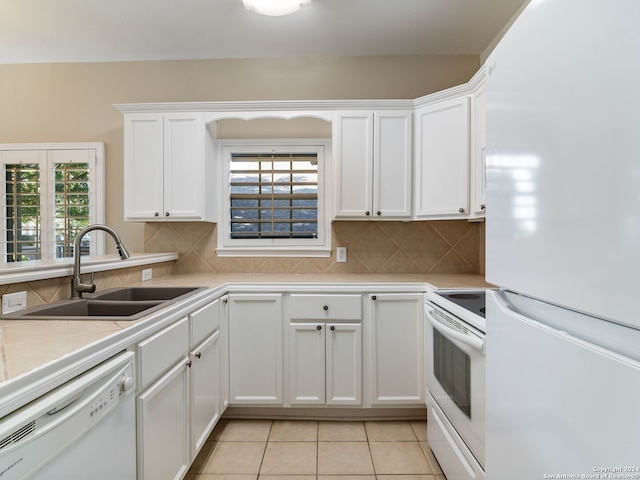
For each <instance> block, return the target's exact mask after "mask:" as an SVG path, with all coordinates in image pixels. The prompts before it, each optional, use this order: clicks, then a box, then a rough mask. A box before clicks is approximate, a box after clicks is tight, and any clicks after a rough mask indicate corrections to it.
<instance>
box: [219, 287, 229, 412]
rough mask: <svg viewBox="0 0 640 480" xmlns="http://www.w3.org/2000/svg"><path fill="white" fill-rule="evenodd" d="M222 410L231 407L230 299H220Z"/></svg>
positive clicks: (225, 297)
mask: <svg viewBox="0 0 640 480" xmlns="http://www.w3.org/2000/svg"><path fill="white" fill-rule="evenodd" d="M220 302H221V304H220V409H221V411H222V412H223V413H224V411H225V410H226V409H227V407H228V406H229V401H230V395H229V308H228V307H229V297H227V296H226V295H225V296H224V297H222V298H221V299H220Z"/></svg>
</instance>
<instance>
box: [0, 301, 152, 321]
mask: <svg viewBox="0 0 640 480" xmlns="http://www.w3.org/2000/svg"><path fill="white" fill-rule="evenodd" d="M163 303H164V302H110V301H103V300H90V299H79V300H63V301H60V302H55V303H53V304H50V305H44V306H41V307H34V308H30V309H26V310H22V311H18V312H14V313H12V314H11V313H9V314H7V315H9V316H11V315H13V316H15V317H17V316H19V317H21V318H22V319H24V320H36V319H42V320H60V319H70V320H79V319H81V318H80V317H91V318H92V319H93V320H102V319H104V320H113V319H119V318H121V317H125V318H126V319H127V320H133V319H134V318H139V317H141V316H142V315H146V314H147V313H148V312H147V310H149V309H150V308H153V307H158V306H160V305H162V304H163ZM3 317H4V315H3Z"/></svg>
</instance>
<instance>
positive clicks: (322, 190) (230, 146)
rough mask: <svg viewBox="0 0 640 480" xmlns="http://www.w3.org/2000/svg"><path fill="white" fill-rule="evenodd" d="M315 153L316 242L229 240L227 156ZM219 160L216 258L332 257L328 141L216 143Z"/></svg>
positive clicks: (261, 140) (236, 141)
mask: <svg viewBox="0 0 640 480" xmlns="http://www.w3.org/2000/svg"><path fill="white" fill-rule="evenodd" d="M310 148H312V149H314V150H313V151H314V152H317V154H318V237H317V238H316V239H304V238H297V239H277V238H268V239H231V238H230V228H231V227H230V224H231V222H230V219H229V211H230V198H229V197H230V195H229V170H230V163H231V162H230V160H229V158H230V154H231V153H232V152H236V153H264V151H265V150H266V149H269V150H274V149H275V150H280V151H281V152H292V153H298V152H299V153H302V152H303V151H306V152H308V151H309V149H310ZM217 158H218V159H220V161H219V162H218V163H219V165H218V167H219V170H218V171H219V172H220V175H219V179H220V180H219V182H218V205H219V211H218V219H219V221H218V227H217V236H218V238H217V248H216V253H217V255H218V256H219V257H329V256H331V219H330V218H331V214H330V212H331V208H330V207H331V205H330V197H331V196H330V195H329V192H328V178H329V172H330V171H331V140H330V139H326V138H322V139H298V138H297V139H277V140H276V139H233V140H225V139H222V140H218V145H217Z"/></svg>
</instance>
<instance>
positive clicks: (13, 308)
mask: <svg viewBox="0 0 640 480" xmlns="http://www.w3.org/2000/svg"><path fill="white" fill-rule="evenodd" d="M25 308H27V292H26V291H24V292H15V293H6V294H4V295H2V313H10V312H17V311H18V310H24V309H25Z"/></svg>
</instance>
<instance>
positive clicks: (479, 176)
mask: <svg viewBox="0 0 640 480" xmlns="http://www.w3.org/2000/svg"><path fill="white" fill-rule="evenodd" d="M470 83H475V85H474V87H475V88H474V91H473V93H472V94H471V215H473V216H474V217H484V214H485V209H486V204H487V200H486V195H485V168H486V165H485V147H486V146H487V120H486V117H487V111H486V105H485V104H486V90H485V85H484V70H483V69H482V70H480V71H479V72H478V74H476V75H475V77H474V78H473V79H472V80H471V82H470Z"/></svg>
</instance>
